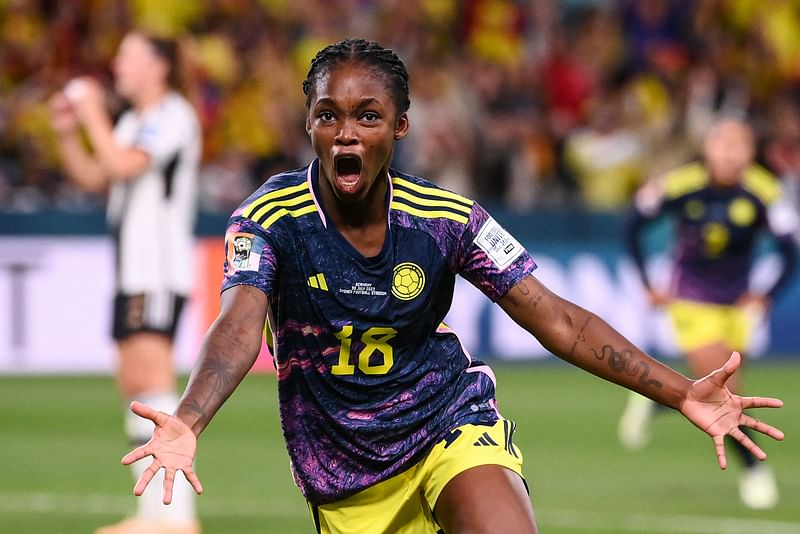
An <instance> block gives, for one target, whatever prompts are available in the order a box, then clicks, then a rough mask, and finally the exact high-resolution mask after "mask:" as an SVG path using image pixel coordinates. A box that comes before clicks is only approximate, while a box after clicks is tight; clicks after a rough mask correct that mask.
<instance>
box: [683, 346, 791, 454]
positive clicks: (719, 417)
mask: <svg viewBox="0 0 800 534" xmlns="http://www.w3.org/2000/svg"><path fill="white" fill-rule="evenodd" d="M741 361H742V357H741V355H740V354H739V353H738V352H734V353H733V354H731V357H730V358H729V359H728V361H727V362H726V363H725V365H723V366H722V367H721V368H720V369H717V370H716V371H714V372H712V373H711V374H709V375H708V376H706V377H705V378H701V379H699V380H695V381H694V382H693V383H692V386H691V387H690V388H689V391H688V392H687V393H686V397H685V398H684V399H683V402H682V403H681V406H680V411H681V413H682V414H683V415H684V416H685V417H686V418H687V419H689V421H691V422H692V423H693V424H694V425H695V426H696V427H697V428H699V429H700V430H702V431H703V432H705V433H707V434H708V435H710V436H711V438H712V439H713V440H714V447H715V449H716V452H717V460H718V462H719V467H720V468H721V469H725V468H726V467H727V466H728V460H727V457H726V456H725V445H724V438H725V436H726V435H728V436H731V437H732V438H733V439H735V440H737V441H738V442H739V443H741V444H742V445H744V446H745V447H747V449H748V450H750V452H752V453H753V454H754V455H755V456H756V458H758V459H759V460H763V459H765V458H766V457H767V454H766V453H765V452H764V451H763V450H761V448H760V447H759V446H758V445H756V444H755V443H754V442H753V440H751V439H750V438H748V437H747V435H745V433H744V432H742V431H741V430H740V429H739V427H740V426H745V427H749V428H752V429H754V430H757V431H759V432H762V433H764V434H766V435H768V436H769V437H771V438H773V439H777V440H783V432H781V431H780V430H778V429H777V428H775V427H773V426H770V425H768V424H766V423H764V422H763V421H759V420H758V419H755V418H754V417H750V416H749V415H747V414H745V413H744V410H746V409H748V408H780V407H781V406H783V401H781V400H780V399H773V398H769V397H740V396H739V395H734V394H733V393H731V392H730V390H729V389H728V388H727V387H726V386H725V383H726V382H727V381H728V379H729V378H730V377H731V376H733V374H734V373H735V372H736V370H737V369H738V368H739V365H740V364H741Z"/></svg>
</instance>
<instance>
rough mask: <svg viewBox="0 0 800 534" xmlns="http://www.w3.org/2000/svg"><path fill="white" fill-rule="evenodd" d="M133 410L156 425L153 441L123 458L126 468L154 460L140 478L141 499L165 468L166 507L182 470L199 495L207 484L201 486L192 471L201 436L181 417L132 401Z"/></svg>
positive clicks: (138, 485)
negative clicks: (142, 460) (178, 472)
mask: <svg viewBox="0 0 800 534" xmlns="http://www.w3.org/2000/svg"><path fill="white" fill-rule="evenodd" d="M131 411H132V412H133V413H135V414H136V415H138V416H139V417H144V418H145V419H149V420H151V421H152V422H153V423H154V424H155V426H156V428H155V430H154V431H153V437H152V438H150V441H148V442H147V443H145V444H144V445H142V446H141V447H137V448H135V449H134V450H132V451H131V452H129V453H128V454H126V455H125V456H124V457H123V458H122V463H123V464H124V465H130V464H132V463H133V462H136V461H139V460H141V459H142V458H145V457H147V456H152V457H153V461H152V463H151V464H150V466H149V467H148V468H147V469H145V470H144V472H143V473H142V476H141V477H139V481H138V482H137V483H136V487H135V488H134V489H133V493H134V495H136V496H137V497H138V496H141V495H142V493H144V490H145V488H146V487H147V485H148V484H149V483H150V481H151V480H152V479H153V476H155V474H156V473H157V472H158V470H159V469H161V468H164V498H163V502H164V504H169V503H171V502H172V486H173V484H174V482H175V473H176V472H177V471H179V470H180V471H183V474H184V476H186V480H188V481H189V483H190V484H191V485H192V488H194V491H195V492H196V493H197V494H198V495H199V494H200V493H202V492H203V485H202V484H200V479H199V478H197V475H196V474H195V472H194V469H193V468H192V462H193V461H194V455H195V451H196V450H197V436H195V435H194V432H192V429H191V428H189V427H188V426H187V425H186V423H184V422H183V421H181V420H180V419H178V418H177V417H175V416H173V415H167V414H166V413H164V412H159V411H157V410H154V409H153V408H151V407H150V406H147V405H145V404H142V403H141V402H136V401H134V402H132V403H131Z"/></svg>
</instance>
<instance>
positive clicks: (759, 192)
mask: <svg viewBox="0 0 800 534" xmlns="http://www.w3.org/2000/svg"><path fill="white" fill-rule="evenodd" d="M742 186H743V187H744V188H745V189H746V190H748V191H749V192H751V193H753V194H754V195H755V196H756V197H757V198H758V199H759V200H760V201H761V202H763V203H764V204H765V205H770V204H772V203H773V202H775V201H776V200H778V197H780V196H781V186H780V183H779V182H778V178H776V177H775V175H774V174H772V173H771V172H769V171H768V170H766V169H765V168H764V167H762V166H760V165H751V166H750V167H748V168H747V170H746V171H745V172H744V181H743V183H742Z"/></svg>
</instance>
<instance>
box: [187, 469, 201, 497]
mask: <svg viewBox="0 0 800 534" xmlns="http://www.w3.org/2000/svg"><path fill="white" fill-rule="evenodd" d="M183 474H184V475H185V476H186V480H188V481H189V483H190V484H191V485H192V488H194V491H195V493H197V494H198V495H200V494H201V493H203V485H202V484H201V483H200V479H199V478H197V475H196V474H195V472H194V471H193V470H192V469H191V468H186V469H184V470H183Z"/></svg>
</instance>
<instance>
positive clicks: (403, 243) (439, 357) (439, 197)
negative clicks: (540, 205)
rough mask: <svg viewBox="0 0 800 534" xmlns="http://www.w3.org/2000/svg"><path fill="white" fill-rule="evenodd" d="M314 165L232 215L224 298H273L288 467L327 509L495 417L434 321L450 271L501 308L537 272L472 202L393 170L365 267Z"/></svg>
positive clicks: (486, 374)
mask: <svg viewBox="0 0 800 534" xmlns="http://www.w3.org/2000/svg"><path fill="white" fill-rule="evenodd" d="M318 167H319V166H318V162H316V161H315V162H314V163H312V164H311V165H310V166H308V167H307V168H304V169H299V170H297V171H292V172H288V173H284V174H279V175H276V176H273V177H271V178H270V179H269V180H268V181H267V182H265V183H264V185H263V186H262V187H261V188H260V189H259V190H258V191H256V192H255V193H254V194H253V195H251V196H250V198H248V199H247V200H246V201H245V202H244V203H243V204H242V205H241V207H240V208H239V209H237V210H236V211H235V212H234V213H233V216H232V217H231V219H230V222H229V225H228V231H227V235H226V247H227V260H226V264H225V279H224V282H223V286H222V288H223V291H224V290H225V289H227V288H230V287H232V286H235V285H239V284H247V285H252V286H254V287H257V288H259V289H261V290H262V291H264V292H265V293H266V294H267V296H268V299H269V305H270V312H271V317H270V323H271V329H272V335H273V343H274V345H273V355H274V358H275V362H276V367H277V375H278V394H279V404H280V415H281V426H282V429H283V433H284V438H285V440H286V446H287V448H288V451H289V456H290V459H291V463H292V471H293V474H294V478H295V481H296V483H297V485H298V486H299V487H300V489H301V491H302V492H303V494H304V495H305V497H306V498H307V499H308V500H309V501H310V502H312V503H314V504H324V503H328V502H332V501H335V500H338V499H341V498H344V497H347V496H349V495H352V494H354V493H356V492H358V491H360V490H362V489H364V488H366V487H368V486H370V485H372V484H375V483H377V482H380V481H382V480H385V479H387V478H389V477H391V476H393V475H395V474H397V473H400V472H402V471H404V470H405V469H408V468H409V467H411V466H412V465H413V464H414V463H416V462H418V461H419V460H420V459H421V458H422V457H423V456H424V455H425V454H426V453H427V452H428V451H429V450H430V449H431V448H432V447H433V445H435V444H436V443H437V442H438V441H440V440H441V439H442V438H443V437H444V436H445V435H446V434H447V433H448V432H449V431H451V430H452V429H453V428H455V427H457V426H460V425H463V424H467V423H472V424H491V423H493V422H495V421H496V420H497V419H498V417H499V415H498V413H497V410H496V406H495V385H494V377H493V374H492V372H491V370H490V369H489V367H487V366H486V365H485V364H484V363H482V362H480V361H478V360H474V359H473V358H472V357H471V356H470V355H469V353H468V352H467V351H466V350H465V349H464V347H463V346H462V345H461V343H460V341H459V339H458V336H457V335H456V334H455V333H454V332H453V331H452V330H450V329H449V328H448V327H447V326H446V325H445V324H443V322H442V320H443V319H444V317H445V314H446V313H447V311H448V309H449V307H450V304H451V301H452V297H453V289H454V283H455V276H456V275H457V274H460V275H462V276H463V277H464V278H466V279H467V280H469V281H470V282H471V283H472V284H474V285H475V286H476V287H478V288H479V289H480V290H481V291H483V293H484V294H486V295H487V296H488V297H489V298H490V299H492V300H497V299H498V298H500V297H502V296H503V295H504V294H505V293H506V292H508V290H509V289H510V288H511V287H512V286H514V285H515V284H517V283H518V282H519V281H520V280H522V279H523V278H524V277H526V276H527V275H529V274H530V273H531V272H533V270H534V269H535V268H536V265H535V263H534V261H533V260H532V259H531V257H530V255H529V254H528V253H527V251H525V249H524V248H523V247H522V246H521V245H520V244H519V243H518V242H517V241H516V240H515V239H514V238H513V237H512V236H511V235H509V234H508V233H507V232H506V231H505V230H503V228H502V227H501V226H500V225H498V224H497V223H496V222H495V221H494V219H492V218H491V217H490V216H489V215H488V213H486V211H484V210H483V208H481V207H480V206H479V205H478V204H476V203H475V202H473V201H471V200H468V199H466V198H464V197H462V196H460V195H458V194H455V193H452V192H450V191H447V190H444V189H441V188H439V187H437V186H435V185H434V184H432V183H430V182H428V181H425V180H423V179H421V178H417V177H414V176H409V175H406V174H403V173H400V172H396V171H394V170H392V171H390V176H387V178H386V179H387V180H388V182H389V192H388V198H387V202H388V206H389V215H388V217H389V224H388V230H387V233H386V236H385V239H384V245H383V249H382V250H381V252H380V254H378V255H377V256H375V257H364V256H362V255H361V254H360V253H359V252H358V251H357V250H356V249H355V248H354V247H353V246H352V245H350V243H349V242H348V241H347V240H346V239H345V238H344V237H343V236H342V235H341V234H340V233H339V231H338V230H337V228H336V227H335V225H334V223H333V221H332V220H331V218H330V217H329V216H328V214H327V212H326V210H325V206H324V205H323V204H322V201H321V195H320V193H319V182H318V180H319V178H318V173H319V170H318Z"/></svg>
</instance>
